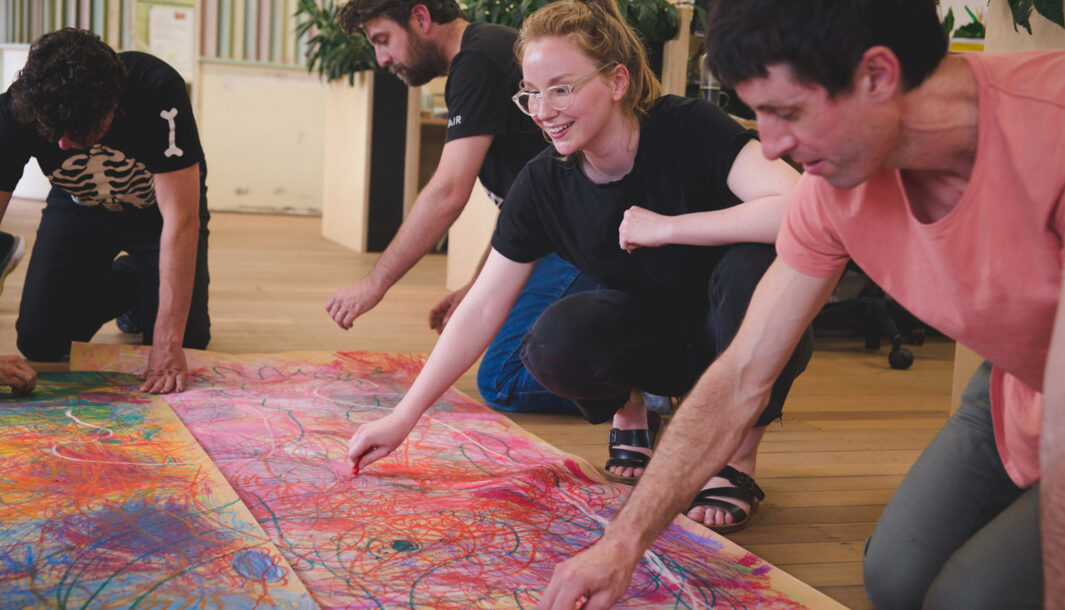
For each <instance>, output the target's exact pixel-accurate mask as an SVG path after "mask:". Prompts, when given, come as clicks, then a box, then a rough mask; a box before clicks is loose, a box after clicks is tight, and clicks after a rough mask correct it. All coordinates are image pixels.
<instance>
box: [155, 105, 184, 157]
mask: <svg viewBox="0 0 1065 610" xmlns="http://www.w3.org/2000/svg"><path fill="white" fill-rule="evenodd" d="M159 116H161V117H163V118H164V119H166V122H167V123H168V124H169V125H170V146H168V147H167V149H166V150H164V151H163V155H164V156H167V157H180V156H181V155H184V154H185V151H183V150H181V149H180V148H178V147H177V145H176V144H174V140H175V137H174V117H176V116H177V108H171V109H170V110H164V111H162V112H160V113H159Z"/></svg>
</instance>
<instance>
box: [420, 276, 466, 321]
mask: <svg viewBox="0 0 1065 610" xmlns="http://www.w3.org/2000/svg"><path fill="white" fill-rule="evenodd" d="M472 285H473V282H470V283H469V284H466V285H465V286H463V287H462V288H459V289H458V290H456V291H455V292H452V293H451V294H449V295H447V296H446V297H444V298H443V299H440V302H439V303H437V304H436V305H435V306H434V307H433V308H432V309H431V310H429V328H431V329H433V330H435V331H436V332H438V333H440V332H443V331H444V327H445V326H447V322H448V320H450V319H451V314H453V313H455V309H456V308H458V306H459V303H461V302H462V299H463V298H465V297H466V293H467V292H469V291H470V286H472Z"/></svg>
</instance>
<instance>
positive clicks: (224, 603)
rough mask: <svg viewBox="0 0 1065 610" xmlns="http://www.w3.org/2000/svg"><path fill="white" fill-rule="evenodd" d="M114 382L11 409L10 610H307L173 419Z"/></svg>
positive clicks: (93, 378) (0, 551) (73, 382)
mask: <svg viewBox="0 0 1065 610" xmlns="http://www.w3.org/2000/svg"><path fill="white" fill-rule="evenodd" d="M134 381H135V380H134V379H133V378H131V377H130V376H129V375H116V374H110V373H61V374H49V375H43V376H42V377H41V379H40V381H39V382H38V386H37V390H36V391H35V392H34V393H33V394H32V395H31V396H30V397H28V398H26V399H20V400H17V401H16V400H4V401H0V607H5V608H26V607H43V606H54V607H63V608H81V607H92V608H130V607H189V608H192V607H196V608H223V607H225V608H255V607H258V608H307V607H314V602H313V600H312V599H311V598H310V596H309V595H308V593H307V591H306V589H305V588H304V587H303V585H302V583H301V582H300V581H299V579H298V578H297V577H295V575H294V574H293V571H292V568H291V567H290V566H289V565H288V563H287V562H286V561H285V560H284V558H283V557H282V556H281V554H280V553H279V552H278V550H277V548H276V547H274V545H273V544H272V543H271V542H270V540H269V538H268V537H267V536H266V534H265V533H264V532H263V530H262V528H261V527H260V526H259V524H258V523H257V522H256V521H255V519H253V518H252V516H251V515H250V514H249V513H248V511H247V508H246V507H245V506H244V505H243V504H242V503H241V502H240V500H239V499H238V498H237V496H236V494H235V493H234V492H233V490H232V488H230V486H229V484H228V483H226V481H225V479H224V478H222V476H221V474H219V472H218V471H217V469H215V467H214V466H213V465H212V463H211V461H210V460H209V459H208V457H207V455H206V454H204V452H203V450H202V449H201V448H200V446H199V445H198V444H197V442H196V441H195V439H193V438H192V436H191V435H190V434H189V432H188V430H187V429H186V428H185V427H184V426H183V425H182V423H181V421H180V420H178V419H177V417H175V416H174V413H173V411H171V409H170V407H168V406H167V405H166V403H165V402H163V401H162V400H161V399H158V398H151V397H148V396H145V395H143V394H137V393H131V392H130V391H129V390H130V386H131V384H132V383H133V382H134Z"/></svg>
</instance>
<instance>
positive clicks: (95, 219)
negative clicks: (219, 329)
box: [0, 28, 210, 393]
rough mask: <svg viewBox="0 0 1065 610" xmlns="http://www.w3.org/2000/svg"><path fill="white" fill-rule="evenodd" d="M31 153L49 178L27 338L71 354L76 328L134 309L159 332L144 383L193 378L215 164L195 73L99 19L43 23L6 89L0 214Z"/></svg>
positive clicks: (149, 340) (37, 353)
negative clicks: (190, 84) (209, 159)
mask: <svg viewBox="0 0 1065 610" xmlns="http://www.w3.org/2000/svg"><path fill="white" fill-rule="evenodd" d="M31 156H32V157H35V158H36V159H37V162H38V163H39V164H40V166H41V169H42V170H43V171H44V173H45V175H46V176H47V177H48V179H49V181H50V182H51V183H52V189H51V192H50V193H49V194H48V199H47V205H46V207H45V208H44V212H43V214H42V216H41V224H40V227H39V229H38V231H37V241H36V243H35V244H34V248H33V253H32V255H31V257H30V263H29V268H28V269H27V273H26V282H25V287H24V289H23V294H22V303H21V306H20V308H19V317H18V321H17V323H16V330H17V332H18V347H19V350H20V351H22V353H23V354H24V355H25V356H26V357H27V358H29V359H30V360H39V361H54V360H60V359H62V358H63V357H65V356H66V355H67V354H69V353H70V346H71V342H72V341H88V340H89V339H91V338H92V336H93V335H94V334H95V333H96V331H97V330H99V328H100V327H101V326H102V325H103V324H104V323H106V322H107V321H108V320H111V319H113V318H115V317H116V316H118V315H121V314H123V313H125V312H128V311H131V310H132V311H136V312H137V313H138V314H139V317H140V327H141V329H142V331H143V342H144V344H146V345H151V346H152V349H151V352H150V355H149V357H148V363H147V366H146V369H145V373H144V384H143V385H142V387H141V389H142V390H143V391H147V392H153V393H166V392H171V391H175V390H177V391H180V390H182V389H184V385H185V374H186V371H187V366H186V363H185V355H184V352H183V351H182V347H183V346H184V347H192V348H199V349H202V348H204V347H205V346H206V345H207V342H208V340H209V338H210V319H209V318H208V315H207V282H208V275H207V219H208V213H207V199H206V187H205V185H204V184H205V183H204V179H205V177H206V166H205V164H204V159H203V149H202V148H201V146H200V139H199V134H198V132H197V130H196V123H195V120H194V119H193V116H192V106H191V104H190V102H189V96H188V92H187V90H186V88H185V81H184V79H183V78H181V76H180V75H179V74H178V73H177V71H175V70H174V69H173V68H171V67H170V66H168V65H167V64H166V63H164V62H163V61H161V60H159V59H156V58H154V57H152V56H150V55H146V54H144V53H135V52H128V53H115V52H114V51H113V50H112V49H111V48H110V47H108V46H107V45H106V44H104V42H103V41H101V40H100V39H99V37H98V36H96V35H95V34H93V33H92V32H88V31H84V30H75V29H71V28H67V29H64V30H60V31H57V32H53V33H50V34H45V35H44V36H42V37H41V38H39V39H38V40H37V41H36V42H34V43H33V45H32V46H31V48H30V53H29V56H28V58H27V61H26V65H25V67H24V68H23V69H22V71H21V72H20V73H19V78H18V80H16V81H15V82H14V83H13V84H12V85H11V87H10V89H9V90H8V91H7V92H6V93H4V94H3V95H0V218H2V216H3V212H4V211H5V210H6V209H7V205H8V203H9V202H10V200H11V192H12V191H13V190H14V188H15V185H16V184H17V183H18V181H19V179H20V178H21V177H22V171H23V168H24V167H25V165H26V162H27V161H28V160H29V158H30V157H31ZM123 252H125V253H126V254H127V255H128V256H121V257H119V254H120V253H123Z"/></svg>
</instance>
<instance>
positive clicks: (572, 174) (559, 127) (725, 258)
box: [349, 0, 810, 531]
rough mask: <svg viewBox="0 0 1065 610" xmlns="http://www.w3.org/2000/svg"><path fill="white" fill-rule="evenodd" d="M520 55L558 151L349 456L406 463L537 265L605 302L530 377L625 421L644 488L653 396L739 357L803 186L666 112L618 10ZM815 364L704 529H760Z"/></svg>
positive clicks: (528, 361) (703, 504)
mask: <svg viewBox="0 0 1065 610" xmlns="http://www.w3.org/2000/svg"><path fill="white" fill-rule="evenodd" d="M516 52H517V54H518V57H519V59H520V60H521V62H522V71H523V76H524V82H523V88H522V90H521V91H518V92H517V94H516V95H515V96H514V101H515V103H516V104H517V105H518V107H519V108H521V110H522V111H524V112H525V113H526V114H528V115H530V116H531V117H532V118H533V120H534V121H536V123H537V125H539V126H540V127H541V128H542V129H543V130H544V132H545V133H546V134H547V136H548V137H549V138H550V140H551V143H552V145H553V146H552V147H551V148H549V149H547V150H545V151H544V152H543V153H541V154H540V155H538V156H537V157H536V158H534V159H533V160H532V161H530V162H529V164H528V165H526V166H525V169H524V170H523V171H522V173H521V174H519V176H518V178H517V179H516V181H515V183H514V186H513V187H512V188H511V191H510V193H509V194H508V197H507V204H506V205H505V206H504V207H503V210H502V212H501V215H500V218H499V222H498V225H497V227H496V231H495V234H494V235H493V237H492V248H493V251H492V253H491V254H490V256H489V258H488V261H487V263H486V264H485V267H484V270H483V271H482V272H481V275H480V276H479V277H478V278H477V281H476V283H475V284H474V286H473V288H472V289H471V290H470V293H469V295H468V296H467V297H466V299H465V300H464V301H463V302H462V305H461V306H460V308H459V309H458V311H457V312H456V313H455V315H454V316H453V317H452V319H451V322H450V324H449V325H448V326H447V328H446V330H445V332H444V334H443V335H442V337H441V339H440V343H439V344H438V345H437V348H436V349H435V350H434V351H433V354H432V355H431V356H430V358H429V361H428V362H427V363H426V366H425V369H424V370H423V371H422V374H421V375H420V376H419V377H418V379H417V380H416V381H415V383H414V385H413V386H412V388H411V390H410V392H409V393H408V394H407V395H406V396H405V397H404V399H403V400H402V401H401V402H400V404H399V405H397V407H396V409H395V411H394V412H393V413H391V414H390V415H388V416H386V417H385V418H383V419H381V420H378V421H376V422H372V423H370V424H367V425H364V426H362V427H361V428H360V429H359V430H358V431H357V432H356V433H355V435H354V436H353V437H352V439H351V442H350V444H349V457H350V458H351V459H352V460H355V461H356V462H357V463H358V464H359V466H360V467H365V466H367V465H369V464H370V463H372V462H373V461H375V460H377V459H380V458H381V457H383V456H385V455H387V454H388V453H389V452H391V451H392V450H394V449H395V448H396V447H397V446H398V445H399V444H400V443H401V442H402V441H403V439H404V438H405V437H406V435H407V434H408V433H409V431H410V430H411V429H412V428H413V426H414V424H415V422H416V421H417V419H418V417H419V416H420V415H421V414H422V413H423V412H424V411H425V410H426V409H427V408H428V407H429V406H430V405H431V404H432V403H433V401H435V400H436V399H437V397H439V396H440V394H441V393H442V392H443V391H444V390H445V389H447V387H448V386H449V385H451V384H452V383H453V382H454V381H455V380H456V379H457V378H458V377H459V376H460V375H461V374H462V373H463V371H464V370H465V369H466V368H468V367H469V366H470V365H471V364H472V363H473V362H474V361H475V360H476V359H477V356H478V355H479V354H480V353H481V351H482V350H484V348H485V346H486V345H487V344H488V342H489V341H490V340H491V337H492V336H493V334H494V333H495V332H496V329H498V328H499V326H500V324H501V323H502V321H503V317H504V316H505V315H506V313H507V311H508V310H509V308H510V305H511V303H512V302H513V301H514V299H515V297H516V296H517V295H518V293H519V291H520V290H521V288H522V285H523V284H524V282H525V280H526V278H527V277H528V276H529V273H530V270H531V269H532V267H533V265H534V264H535V263H536V261H537V260H538V259H539V258H541V257H543V256H545V255H548V254H551V253H557V254H558V255H559V256H560V257H562V258H563V259H565V260H567V261H570V262H571V263H572V264H573V265H574V266H576V267H577V268H578V269H580V270H581V271H582V272H583V273H584V274H586V275H587V276H589V277H591V278H592V279H594V280H595V281H596V282H597V283H598V284H599V285H600V289H598V290H592V291H588V292H583V293H578V294H573V295H570V296H568V297H565V298H563V299H561V300H559V301H557V302H556V303H554V304H553V305H552V306H551V307H549V308H548V309H547V310H546V311H544V313H543V314H542V315H541V316H540V318H539V319H538V320H537V322H536V323H535V324H534V325H533V326H532V328H531V329H530V330H529V333H528V334H527V335H526V336H525V338H524V340H523V342H522V361H523V362H524V364H525V366H526V368H527V369H528V370H529V371H530V373H532V375H533V376H534V377H535V378H536V379H537V380H538V381H539V382H540V383H542V384H543V386H544V387H546V388H547V389H548V390H550V391H552V392H554V393H555V394H557V395H559V396H562V397H565V398H569V399H571V400H573V401H574V402H575V403H576V405H577V407H578V408H579V409H580V411H581V413H582V415H584V417H585V418H586V419H588V420H589V421H590V422H593V423H597V422H602V421H606V420H609V419H612V420H613V429H612V430H611V432H610V454H611V459H610V460H608V462H607V465H606V470H607V473H608V475H609V476H611V477H612V478H617V479H627V480H628V481H633V480H635V478H637V477H639V476H640V475H641V474H642V473H643V470H644V467H645V466H646V465H647V463H648V461H649V459H650V454H651V448H652V447H653V444H654V438H653V437H654V432H655V430H654V426H653V424H651V425H649V421H648V413H647V410H646V407H645V404H644V401H643V397H642V392H648V393H652V394H659V395H672V396H680V395H683V394H685V393H687V392H688V390H690V389H691V387H692V385H693V384H694V382H695V381H696V380H697V379H698V377H699V375H700V374H701V373H702V372H703V371H704V370H705V369H706V367H707V366H708V365H709V364H710V362H712V361H713V360H714V358H715V357H716V356H717V354H718V353H720V352H721V351H722V350H724V348H725V347H726V346H727V345H728V343H729V341H730V340H731V338H732V336H733V335H734V334H735V331H736V329H737V328H738V327H739V323H740V321H741V319H742V318H743V315H744V312H745V311H746V307H747V302H748V301H749V299H750V295H751V292H752V291H753V289H754V286H755V285H756V284H757V283H758V280H759V279H760V278H761V276H762V274H763V273H764V271H765V269H766V268H767V267H768V266H769V264H770V262H771V261H772V260H773V257H774V252H773V248H772V247H771V246H769V245H767V244H770V243H772V241H773V239H774V237H775V236H776V232H777V229H778V228H779V225H780V219H781V217H782V215H783V210H784V202H785V199H786V196H787V193H788V192H789V191H790V190H791V188H792V186H793V185H794V183H795V181H796V179H797V174H796V173H795V172H794V171H793V170H792V169H791V168H789V167H788V166H787V165H786V164H784V163H782V162H779V161H778V162H770V161H767V160H766V159H765V157H764V156H763V154H762V150H761V146H760V144H759V143H758V141H757V140H756V139H755V136H754V134H753V133H752V132H749V131H746V130H744V129H743V128H741V127H740V126H739V125H737V124H736V123H735V122H734V121H732V120H731V119H730V118H729V117H728V116H727V115H725V114H724V113H723V112H722V111H721V110H719V109H718V108H717V107H715V106H713V105H712V104H710V103H709V102H707V101H705V100H693V99H685V98H680V97H676V96H670V95H667V96H662V95H661V94H660V91H661V87H660V85H659V83H658V80H657V79H656V78H655V76H654V75H653V73H652V72H651V70H650V69H649V68H648V66H647V60H646V55H645V52H644V49H643V45H642V43H641V42H640V40H639V38H638V37H637V35H636V34H635V33H634V32H633V31H632V30H631V28H629V26H628V25H626V24H625V22H624V21H623V20H622V19H621V17H620V15H619V14H618V12H617V8H616V7H615V6H614V5H613V2H612V1H611V0H603V1H599V0H595V1H590V2H571V1H563V2H556V3H553V4H550V5H548V6H546V7H544V8H543V9H541V10H539V11H537V12H536V13H533V14H532V15H530V16H529V17H528V18H527V19H526V21H525V23H524V25H523V26H522V31H521V35H520V37H519V39H518V43H517V46H516ZM778 347H779V349H780V350H786V351H788V352H789V353H790V352H792V350H793V349H794V348H795V346H794V345H781V346H778ZM809 356H810V344H809V338H808V337H807V340H806V341H804V342H803V343H802V345H801V346H800V347H799V348H798V349H795V350H794V355H793V356H792V358H791V359H790V361H789V363H788V365H787V366H786V367H785V369H784V371H783V372H782V373H781V374H780V376H779V378H778V380H777V381H776V383H775V384H774V386H773V398H772V400H770V401H769V404H768V405H767V406H766V408H765V410H764V412H763V413H762V415H761V417H759V418H758V420H757V421H756V422H752V424H753V425H752V427H751V428H750V429H749V431H748V433H747V435H746V438H745V439H744V441H743V443H742V445H741V447H740V449H739V450H738V451H737V453H736V455H735V456H734V459H733V460H732V461H731V462H730V464H729V466H726V467H725V468H724V469H723V470H721V471H720V472H719V473H717V476H715V477H713V478H711V479H710V480H709V481H708V482H707V484H706V488H705V489H704V491H703V492H701V493H700V494H699V495H698V496H697V497H696V499H695V501H694V502H693V503H692V506H691V507H690V508H689V509H688V511H687V512H688V515H689V516H690V517H692V518H693V519H696V520H698V521H700V522H702V523H704V524H706V525H707V526H708V527H711V528H714V529H717V530H720V531H734V530H736V529H739V528H742V527H744V526H746V525H747V522H748V518H749V516H750V515H751V514H753V512H754V510H755V509H757V506H758V502H759V501H760V500H761V499H762V497H763V496H764V494H763V493H762V491H761V489H760V488H759V487H758V485H757V484H756V483H755V482H754V479H753V478H752V474H753V472H754V467H755V460H756V457H757V448H758V444H759V442H760V440H761V438H762V435H763V433H764V431H765V426H766V425H768V424H769V423H770V422H771V421H772V420H774V419H776V418H779V417H780V413H781V409H782V408H783V403H784V399H785V397H786V396H787V393H788V390H789V389H790V387H791V383H792V381H793V380H794V379H795V377H796V376H797V375H798V374H799V373H800V372H801V371H802V370H803V368H804V367H805V365H806V362H807V361H808V359H809Z"/></svg>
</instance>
